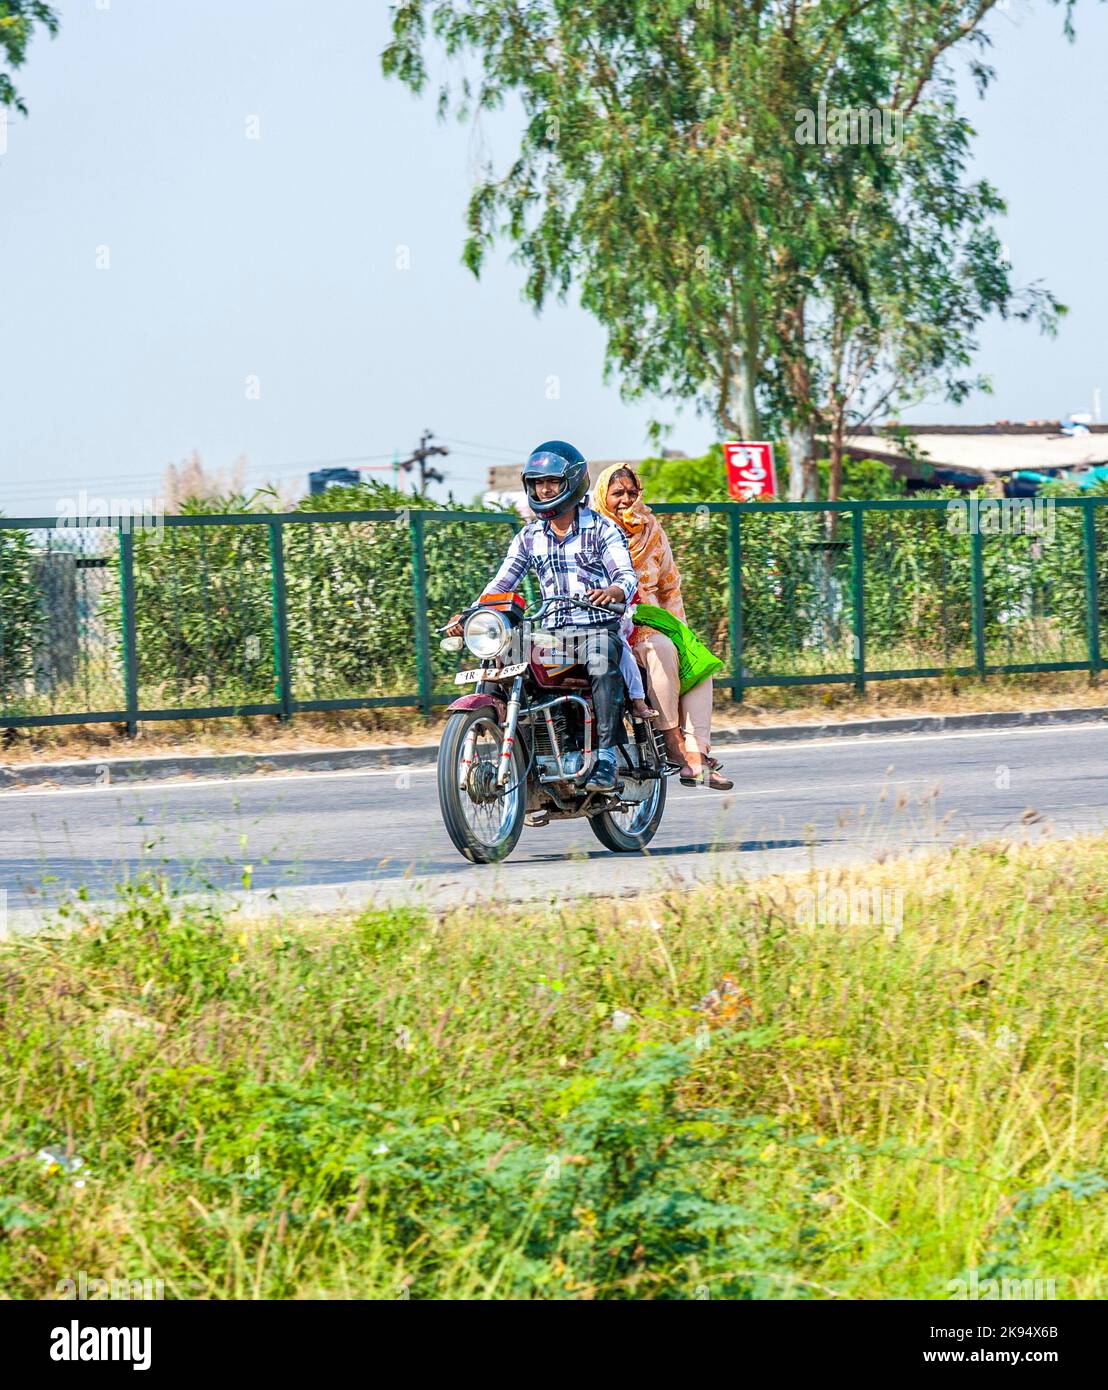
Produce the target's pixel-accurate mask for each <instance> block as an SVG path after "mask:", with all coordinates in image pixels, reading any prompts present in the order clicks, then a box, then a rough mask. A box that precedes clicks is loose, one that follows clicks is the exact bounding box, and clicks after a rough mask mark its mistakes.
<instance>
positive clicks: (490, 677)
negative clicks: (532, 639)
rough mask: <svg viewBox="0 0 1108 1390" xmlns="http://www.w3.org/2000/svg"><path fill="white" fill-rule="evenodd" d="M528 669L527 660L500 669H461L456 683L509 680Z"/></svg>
mask: <svg viewBox="0 0 1108 1390" xmlns="http://www.w3.org/2000/svg"><path fill="white" fill-rule="evenodd" d="M526 670H527V663H526V661H520V662H518V663H517V664H516V665H515V666H503V667H501V669H500V670H499V671H485V670H478V671H459V672H458V674H457V675H456V676H455V677H454V684H455V685H473V684H474V683H475V682H477V681H507V680H511V678H512V677H513V676H522V675H523V673H524V671H526Z"/></svg>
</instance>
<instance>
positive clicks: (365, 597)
mask: <svg viewBox="0 0 1108 1390" xmlns="http://www.w3.org/2000/svg"><path fill="white" fill-rule="evenodd" d="M654 510H655V511H656V512H657V513H659V514H660V515H661V516H663V517H664V524H665V527H666V531H667V533H668V534H669V537H670V540H671V542H672V544H673V548H674V553H675V556H676V559H677V563H678V566H679V568H680V570H681V573H682V579H683V592H684V595H685V602H686V608H687V611H688V620H689V623H690V625H691V626H692V627H693V628H694V629H695V630H696V631H697V632H698V633H699V634H700V635H701V636H702V637H703V638H704V639H705V640H706V641H707V642H708V643H709V644H710V645H711V646H712V647H713V648H714V649H715V650H716V651H717V653H718V654H719V655H720V656H721V657H722V658H723V660H724V662H725V673H722V674H721V675H720V676H719V677H717V684H718V685H723V686H728V687H730V690H731V694H732V695H733V696H734V697H735V698H736V699H741V698H742V696H743V692H744V690H746V689H749V688H752V687H759V686H783V685H822V684H828V683H841V682H849V683H851V684H853V685H854V686H855V687H856V688H857V689H858V690H864V689H865V685H866V683H867V682H868V681H874V680H893V679H906V678H913V677H928V676H941V675H948V674H957V675H978V676H984V675H989V674H994V673H1002V672H1003V673H1007V672H1024V671H1078V670H1087V671H1090V672H1094V673H1095V672H1098V671H1100V670H1101V669H1103V664H1104V663H1103V661H1102V659H1101V641H1100V634H1101V631H1102V630H1103V628H1104V624H1105V619H1106V612H1105V608H1106V601H1108V543H1106V541H1108V537H1106V535H1105V531H1106V528H1108V498H1106V497H1094V498H1085V497H1066V498H1050V499H1033V500H1028V501H1027V502H1025V503H1019V502H1014V501H1013V502H1007V501H999V500H997V501H989V500H985V499H980V500H973V501H945V500H930V499H929V500H923V501H917V500H896V501H882V502H840V503H835V504H830V503H818V502H811V503H751V504H738V503H708V504H691V503H690V504H684V503H669V504H659V505H657V506H655V508H654ZM520 524H521V523H520V519H519V518H518V517H517V516H514V515H511V514H506V513H489V512H477V511H474V512H465V511H455V512H450V511H439V510H437V509H433V508H412V509H410V510H406V511H399V512H393V511H364V512H319V513H313V512H296V513H286V514H282V515H272V514H261V515H244V514H242V515H235V514H227V515H224V514H220V515H198V516H178V517H166V518H164V519H163V520H162V521H160V522H159V523H158V525H157V527H156V528H154V529H142V528H137V529H135V530H131V529H129V527H127V526H124V527H122V528H119V529H113V528H111V527H106V526H89V527H86V528H84V529H73V528H72V527H61V526H59V525H58V523H57V521H56V520H51V519H44V518H28V519H9V518H0V727H7V728H16V727H20V726H32V725H45V724H69V723H88V722H98V723H107V722H113V723H120V724H124V725H126V726H127V727H128V728H129V729H130V730H132V731H133V730H134V729H135V728H136V726H137V724H138V722H139V721H140V720H158V719H163V720H164V719H183V718H211V717H218V716H226V715H243V714H275V715H278V716H279V717H281V718H282V719H288V718H290V717H291V716H292V715H293V714H295V713H297V712H299V711H304V710H342V709H366V708H372V707H375V706H385V705H395V706H403V705H408V706H418V707H420V708H421V709H423V710H424V711H425V712H429V711H430V709H431V707H432V706H433V705H435V704H439V703H443V702H446V701H448V700H450V699H451V698H453V693H454V691H453V685H452V679H451V678H452V674H453V669H454V665H455V658H452V657H450V656H448V655H446V654H444V653H442V652H440V651H439V649H438V646H437V643H436V642H435V640H434V635H433V629H434V628H435V627H438V626H441V624H442V623H443V622H445V620H446V618H447V617H448V616H449V614H450V613H452V612H454V611H456V610H457V609H459V608H461V607H463V606H464V605H465V604H466V603H467V602H469V601H470V600H472V598H473V597H474V596H475V595H476V594H477V593H479V592H480V590H481V588H482V586H483V584H484V583H485V582H486V581H487V580H488V579H489V578H490V577H491V576H492V574H493V573H494V572H495V570H496V568H497V565H498V562H499V559H500V557H501V556H502V554H503V552H504V550H505V548H506V545H507V542H508V539H509V538H510V535H511V534H512V530H513V529H515V528H518V527H519V525H520Z"/></svg>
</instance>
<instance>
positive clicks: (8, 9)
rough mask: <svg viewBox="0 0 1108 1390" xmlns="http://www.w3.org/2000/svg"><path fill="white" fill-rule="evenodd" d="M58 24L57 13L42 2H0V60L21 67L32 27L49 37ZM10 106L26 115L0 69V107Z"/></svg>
mask: <svg viewBox="0 0 1108 1390" xmlns="http://www.w3.org/2000/svg"><path fill="white" fill-rule="evenodd" d="M59 23H60V20H59V17H58V12H57V11H56V10H55V9H54V8H53V6H51V5H48V4H46V3H45V0H0V58H2V59H3V60H4V62H6V63H7V64H8V66H9V67H11V68H19V67H22V66H23V63H24V61H25V60H26V57H27V46H28V44H29V43H30V42H31V35H32V34H33V32H34V28H35V25H36V24H39V25H41V26H42V27H43V28H44V29H46V31H47V32H48V33H49V34H50V36H51V37H53V36H54V35H55V34H56V33H57V32H58V25H59ZM5 106H10V107H13V108H14V109H15V110H16V111H19V112H22V114H23V115H26V114H27V107H26V105H25V104H24V102H23V99H22V98H21V97H20V95H19V93H18V92H17V91H16V89H15V84H14V83H13V82H12V79H11V74H10V73H8V72H5V71H4V70H3V68H0V107H5Z"/></svg>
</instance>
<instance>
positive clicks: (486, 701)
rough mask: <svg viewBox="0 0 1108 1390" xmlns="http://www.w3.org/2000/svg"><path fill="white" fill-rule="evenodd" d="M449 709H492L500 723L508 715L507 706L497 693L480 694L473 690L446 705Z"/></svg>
mask: <svg viewBox="0 0 1108 1390" xmlns="http://www.w3.org/2000/svg"><path fill="white" fill-rule="evenodd" d="M447 708H448V709H450V710H459V709H494V710H496V715H497V718H498V719H499V720H500V722H501V724H503V723H504V721H505V719H507V717H508V706H507V704H506V703H505V701H504V700H502V699H501V698H500V696H499V695H482V694H480V693H478V692H476V691H475V692H474V693H473V694H472V695H461V696H459V698H458V699H457V700H455V701H454V703H453V704H451V705H448V706H447Z"/></svg>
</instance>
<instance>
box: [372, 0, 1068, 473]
mask: <svg viewBox="0 0 1108 1390" xmlns="http://www.w3.org/2000/svg"><path fill="white" fill-rule="evenodd" d="M992 3H993V0H985V3H984V4H978V3H975V0H957V3H954V4H949V5H931V6H923V7H921V6H920V5H919V4H918V0H886V3H882V4H870V5H859V4H855V3H853V0H822V2H821V3H820V4H818V5H802V6H796V5H789V6H776V7H774V6H770V7H766V6H763V5H727V4H716V3H713V4H704V3H701V2H700V0H666V3H662V4H658V3H645V0H633V2H632V3H626V4H619V5H613V4H611V3H608V0H533V3H530V4H528V5H526V6H523V7H521V6H519V5H518V4H517V3H515V0H483V3H480V4H477V3H474V0H435V2H434V3H432V0H400V3H398V4H397V5H395V6H394V8H393V13H392V25H393V28H392V41H391V42H390V43H389V45H388V46H387V48H386V49H385V52H384V54H383V56H382V62H383V67H384V71H385V72H386V74H388V75H391V76H395V77H396V78H398V79H399V80H400V81H402V82H404V83H405V84H406V85H408V86H409V87H410V88H412V89H413V90H415V91H417V92H418V91H420V90H422V88H423V87H424V86H425V84H426V83H427V81H428V64H427V60H426V54H427V51H428V49H429V46H430V40H431V36H433V38H434V39H435V40H437V41H438V42H439V43H441V44H442V46H443V47H444V48H445V49H446V52H447V54H448V55H450V56H451V57H453V58H458V59H462V58H466V59H468V58H470V56H472V57H474V58H475V59H476V61H477V64H478V69H477V75H476V76H470V75H469V74H470V72H471V71H472V68H470V67H469V66H468V65H467V71H466V75H465V76H464V77H463V78H462V79H461V80H460V82H459V83H458V84H457V86H456V87H454V88H451V87H450V86H449V85H444V86H443V87H442V88H441V90H440V93H439V107H440V111H441V112H443V113H444V114H445V113H446V112H447V111H449V110H451V109H453V110H454V111H456V113H457V114H458V115H459V116H460V117H462V118H471V119H476V118H478V117H479V116H480V113H481V112H482V111H484V110H488V109H493V108H496V107H499V106H501V105H503V104H504V103H505V102H506V101H507V100H508V99H509V98H511V99H512V100H515V101H518V102H519V103H520V104H521V105H522V108H523V111H524V114H525V123H524V127H523V133H522V136H521V139H520V143H519V148H518V150H516V151H515V152H514V153H513V156H512V158H511V159H510V161H509V162H508V163H507V166H506V167H505V168H504V169H503V170H498V169H496V168H495V167H492V166H489V167H487V168H486V169H483V170H482V173H481V175H480V177H479V179H478V181H477V183H476V185H475V187H474V189H473V192H472V196H471V198H470V203H469V212H468V227H469V239H468V241H467V243H466V247H465V253H464V255H465V260H466V263H467V264H468V265H469V266H470V268H471V269H472V270H473V271H474V273H479V271H480V269H481V267H482V265H483V263H484V260H485V258H486V256H487V255H488V253H489V250H490V248H491V247H492V246H493V244H494V243H495V242H496V241H497V240H498V239H499V238H505V239H507V240H508V241H509V242H510V243H511V244H512V246H513V247H514V249H515V252H516V254H517V256H518V258H519V260H520V261H521V263H522V264H523V266H524V267H525V269H526V272H527V282H526V293H527V295H528V297H529V298H530V300H531V301H532V303H534V304H535V305H536V307H540V306H541V305H542V304H544V303H545V302H546V300H547V299H548V298H550V297H551V296H554V297H565V296H566V295H567V294H568V293H569V291H570V288H571V287H572V286H577V287H578V289H579V291H580V296H581V302H582V304H583V305H584V307H585V308H586V309H588V310H589V311H590V312H591V313H593V314H594V315H595V316H596V317H597V319H598V320H599V321H600V323H601V324H602V325H603V327H604V329H605V331H606V333H607V364H608V367H609V368H610V370H612V371H614V372H618V373H619V375H620V380H621V385H622V388H623V390H624V391H625V393H626V394H627V395H628V396H631V397H641V396H645V395H661V396H663V397H669V398H675V399H684V400H691V401H694V402H695V403H696V404H697V406H698V408H701V409H703V410H704V411H706V412H708V413H710V414H711V415H712V416H713V417H714V418H715V419H716V420H717V422H718V423H719V424H720V425H721V427H722V428H724V429H726V431H727V432H728V433H738V434H740V435H742V436H744V437H746V438H756V437H758V436H759V435H760V434H761V433H762V429H763V427H762V426H760V425H759V423H758V419H759V413H761V414H762V415H763V416H764V417H765V419H766V420H768V421H769V423H770V425H771V427H772V428H774V429H775V430H778V429H779V430H780V431H781V432H782V433H784V432H786V429H787V432H788V433H789V435H790V442H792V441H793V440H794V439H795V440H796V441H797V443H796V447H797V452H798V471H799V472H802V474H803V477H802V478H801V479H800V480H799V481H801V482H802V483H803V487H804V495H805V496H814V489H815V485H816V479H815V469H814V462H815V460H814V456H811V457H809V453H810V449H811V441H812V438H813V432H814V431H816V430H817V429H818V428H819V427H821V426H822V427H823V428H826V429H828V430H830V431H832V432H833V434H834V437H835V438H841V437H842V434H843V432H844V431H845V429H846V428H847V427H848V426H849V425H850V424H851V423H857V422H858V421H860V420H862V419H868V418H870V417H871V416H873V415H874V414H875V412H878V411H882V410H886V411H887V410H888V409H890V408H894V409H895V406H896V404H897V403H898V402H901V401H908V400H914V399H916V398H918V397H919V395H920V393H921V392H927V391H933V390H940V391H942V392H943V393H944V394H946V395H947V396H948V397H949V398H951V399H955V400H957V399H961V398H962V397H963V396H964V395H965V393H966V392H967V391H968V390H970V389H971V388H972V387H973V386H974V385H980V384H981V383H980V382H979V381H978V380H977V379H975V378H972V377H970V376H968V375H967V368H968V366H969V364H970V361H971V358H972V354H973V352H974V349H975V347H976V340H975V334H976V331H977V328H978V326H979V324H980V323H981V322H982V321H983V320H984V319H985V318H986V317H987V316H988V315H989V314H992V313H997V314H1000V315H1002V316H1014V317H1023V318H1032V319H1035V320H1037V321H1038V322H1040V323H1041V324H1042V325H1043V326H1044V327H1047V328H1049V327H1050V326H1051V325H1052V324H1053V322H1054V321H1055V319H1056V317H1057V315H1058V313H1059V312H1061V306H1060V305H1058V304H1057V302H1056V301H1055V300H1054V299H1053V298H1052V297H1051V296H1050V295H1049V294H1047V293H1046V292H1045V291H1043V290H1042V289H1041V287H1039V286H1035V285H1033V286H1031V287H1029V288H1028V289H1026V290H1020V289H1019V288H1017V287H1016V286H1015V284H1014V282H1013V281H1012V279H1011V275H1010V269H1009V267H1008V264H1007V261H1006V258H1005V257H1004V256H1003V254H1002V249H1001V244H1000V240H999V238H998V236H997V234H996V231H995V228H994V226H993V220H994V218H995V217H996V215H998V214H999V213H1001V212H1002V211H1003V203H1002V201H1001V199H1000V198H999V196H998V195H997V193H996V192H995V190H993V189H992V188H991V187H990V186H989V185H988V184H986V183H985V182H983V181H979V182H970V181H968V180H967V178H966V173H967V169H968V167H969V147H970V139H971V136H972V128H971V126H970V124H969V122H968V121H967V120H965V119H964V118H963V117H962V116H960V115H959V113H958V110H957V104H956V98H955V89H954V85H953V82H952V80H950V79H949V78H947V77H946V76H944V75H943V74H944V71H945V70H944V66H943V65H944V63H945V62H946V60H947V58H948V57H949V54H950V52H951V50H953V49H954V48H955V47H957V46H961V47H962V48H963V49H965V50H967V51H968V52H969V53H971V54H972V53H973V52H974V51H975V50H979V49H980V48H982V47H983V46H984V45H985V44H986V42H987V39H986V38H985V36H984V35H983V33H982V31H981V28H980V26H981V23H982V21H983V19H984V18H985V16H986V14H987V12H988V11H989V10H990V9H991V8H992ZM974 71H975V74H976V76H977V78H978V81H979V83H980V84H981V85H984V84H985V83H987V81H988V80H989V77H990V76H991V73H990V70H989V69H988V68H987V67H986V66H985V65H984V64H983V63H981V62H977V61H975V62H974ZM820 103H823V104H824V105H825V107H826V109H827V110H828V111H829V112H830V113H831V116H832V118H834V113H835V112H836V111H840V110H841V111H854V112H855V113H857V112H858V111H860V110H861V111H866V112H869V111H880V112H881V113H883V114H884V116H885V117H888V118H891V119H892V120H894V121H895V122H897V123H898V126H897V129H896V131H895V132H894V134H895V135H896V137H897V138H895V139H893V140H892V141H891V142H890V141H888V140H887V139H886V138H885V132H884V131H882V136H881V138H875V139H868V138H866V139H859V138H854V139H853V140H847V139H844V140H837V139H835V138H831V137H828V138H824V139H822V140H821V139H818V138H816V137H815V136H813V137H811V138H809V136H808V135H807V134H806V133H805V129H804V122H803V119H802V118H803V116H804V113H807V115H808V117H809V118H811V119H812V120H814V111H815V109H816V108H817V107H818V106H819V105H820ZM825 135H826V132H825ZM805 441H806V442H805ZM794 481H796V480H794Z"/></svg>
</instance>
